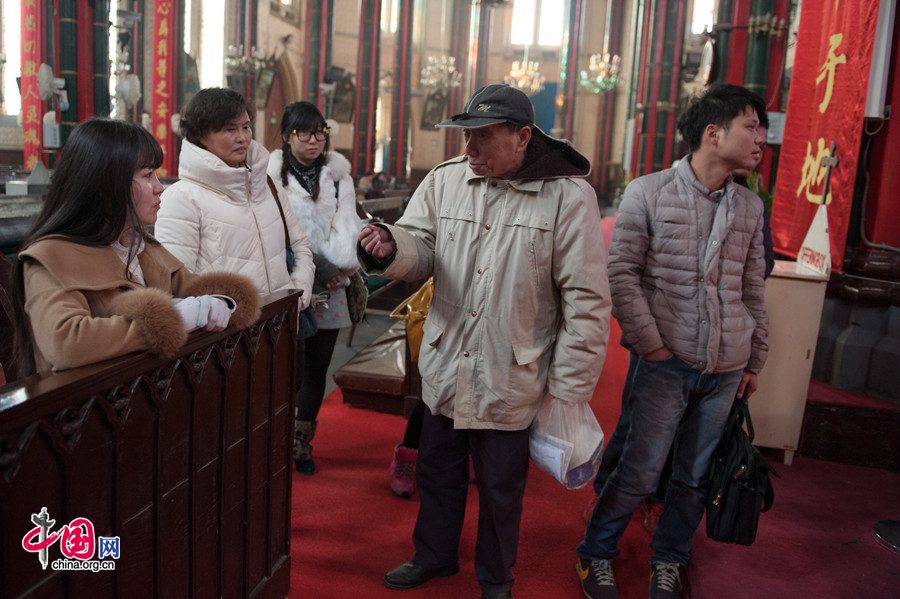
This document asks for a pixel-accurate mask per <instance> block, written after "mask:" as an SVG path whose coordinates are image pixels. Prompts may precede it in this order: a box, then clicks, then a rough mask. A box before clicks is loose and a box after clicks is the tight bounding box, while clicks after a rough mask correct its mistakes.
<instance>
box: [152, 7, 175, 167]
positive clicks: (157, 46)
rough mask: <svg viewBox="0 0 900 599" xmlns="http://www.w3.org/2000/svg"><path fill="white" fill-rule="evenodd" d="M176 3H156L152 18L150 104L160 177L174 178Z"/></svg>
mask: <svg viewBox="0 0 900 599" xmlns="http://www.w3.org/2000/svg"><path fill="white" fill-rule="evenodd" d="M175 11H176V7H175V3H174V1H173V0H156V10H155V15H154V19H153V93H152V94H151V101H150V118H151V121H150V122H151V127H152V128H151V133H153V137H155V138H156V141H158V142H159V145H160V146H162V151H163V163H162V166H161V167H160V168H159V176H160V177H170V176H174V175H175V164H176V162H175V161H176V158H177V157H176V156H175V138H174V133H172V124H171V118H172V114H173V113H174V112H175V108H174V106H175V101H176V90H175V56H176V53H175V40H176V38H177V36H176V35H175V33H176V32H175Z"/></svg>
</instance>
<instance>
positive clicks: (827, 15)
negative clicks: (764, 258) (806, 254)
mask: <svg viewBox="0 0 900 599" xmlns="http://www.w3.org/2000/svg"><path fill="white" fill-rule="evenodd" d="M877 20H878V0H854V1H852V2H851V1H848V0H820V1H806V2H803V4H802V5H801V15H800V29H799V33H798V37H797V51H796V56H797V60H796V62H795V63H794V72H793V75H792V77H791V88H790V94H789V96H788V104H787V115H786V121H785V129H784V142H783V144H782V146H781V156H780V158H779V161H778V180H777V183H776V187H775V198H774V202H773V206H772V240H773V242H774V244H775V250H776V251H778V252H780V253H783V254H786V255H789V256H794V257H796V256H797V253H798V251H799V249H800V245H801V244H802V243H803V239H804V237H805V236H806V232H807V230H808V229H809V225H810V223H811V222H812V220H813V216H814V215H815V212H816V209H817V207H818V206H819V204H821V203H822V200H823V198H822V193H823V192H822V189H823V187H824V184H825V180H826V176H825V175H826V172H827V167H826V165H827V164H828V161H827V160H826V159H827V158H828V155H829V151H828V149H829V147H830V146H831V143H832V142H836V143H837V150H836V152H835V155H836V156H837V157H838V159H839V162H838V164H837V166H836V167H834V168H833V169H832V171H831V177H830V193H829V194H828V197H826V198H825V201H826V204H827V205H828V223H829V226H828V230H829V233H830V246H831V265H832V269H834V270H839V269H840V267H841V262H842V261H843V258H844V243H845V242H846V239H847V227H848V225H849V222H850V207H851V204H852V202H853V185H854V182H855V180H856V164H857V159H858V158H859V156H858V154H859V144H860V139H861V136H862V126H863V112H864V108H865V103H866V86H867V85H868V81H869V63H870V61H871V58H872V43H873V40H874V37H875V25H876V23H877ZM823 160H825V164H823Z"/></svg>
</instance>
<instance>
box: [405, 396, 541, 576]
mask: <svg viewBox="0 0 900 599" xmlns="http://www.w3.org/2000/svg"><path fill="white" fill-rule="evenodd" d="M470 452H471V454H472V463H473V465H474V467H475V479H476V481H477V484H478V496H479V503H478V537H477V541H476V543H475V574H476V576H477V577H478V582H479V583H480V584H481V588H482V589H483V590H485V591H488V592H501V591H506V590H509V589H510V588H512V585H513V581H514V578H513V573H512V569H513V565H514V564H515V562H516V551H517V549H518V545H519V522H520V520H521V518H522V497H523V495H524V494H525V479H526V477H527V475H528V429H525V430H521V431H496V430H474V429H454V428H453V421H452V420H451V419H450V418H447V417H445V416H434V415H433V414H432V413H431V411H430V410H428V409H426V410H425V413H424V416H423V423H422V437H421V441H420V443H419V459H418V462H417V463H416V484H417V486H418V490H419V516H418V518H417V519H416V526H415V529H414V530H413V545H414V546H415V549H416V555H415V557H414V560H415V561H416V563H418V564H421V565H423V566H426V567H429V568H431V567H442V566H449V565H451V564H455V563H457V562H458V561H459V538H460V535H461V534H462V526H463V517H464V516H465V511H466V494H467V493H468V490H469V453H470Z"/></svg>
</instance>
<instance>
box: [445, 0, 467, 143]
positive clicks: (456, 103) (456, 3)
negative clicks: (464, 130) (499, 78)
mask: <svg viewBox="0 0 900 599" xmlns="http://www.w3.org/2000/svg"><path fill="white" fill-rule="evenodd" d="M471 15H472V4H471V0H453V8H452V16H451V19H452V20H451V24H450V56H453V57H454V58H456V68H457V70H459V71H460V72H461V73H462V74H463V78H462V80H460V82H459V85H457V86H455V87H451V88H450V93H449V96H448V100H447V115H449V116H452V115H454V114H459V113H460V112H462V109H463V106H465V104H466V100H468V99H469V95H470V94H469V89H470V88H469V87H468V85H467V84H468V82H469V79H468V77H467V75H468V69H467V68H466V65H468V63H469V39H470V37H469V35H470V31H471V24H470V19H471ZM460 153H462V144H461V137H460V135H459V134H458V133H457V132H456V131H454V130H452V129H446V130H445V137H444V156H445V157H447V158H452V157H453V156H458V155H459V154H460Z"/></svg>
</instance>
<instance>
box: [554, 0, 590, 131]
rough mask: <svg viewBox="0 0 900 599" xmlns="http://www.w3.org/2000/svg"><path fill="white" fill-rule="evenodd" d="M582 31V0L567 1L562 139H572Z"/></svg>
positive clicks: (561, 118)
mask: <svg viewBox="0 0 900 599" xmlns="http://www.w3.org/2000/svg"><path fill="white" fill-rule="evenodd" d="M583 31H584V0H569V23H568V30H567V33H566V44H565V46H564V47H563V60H562V69H561V71H560V77H561V78H562V84H563V89H562V90H561V91H562V94H563V98H564V101H563V106H562V113H561V114H560V126H561V128H562V136H563V138H564V139H572V129H573V128H574V125H575V91H576V89H577V88H578V49H579V48H580V47H581V38H582V32H583Z"/></svg>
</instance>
